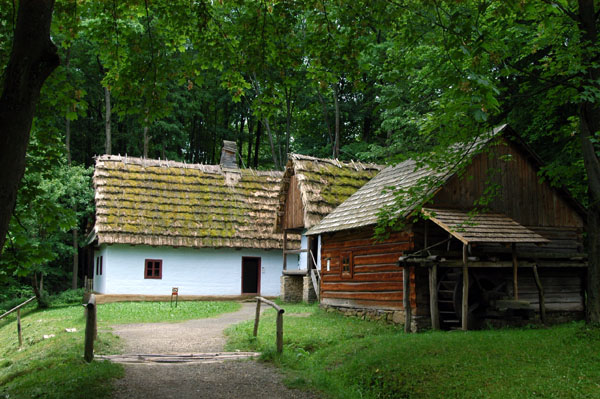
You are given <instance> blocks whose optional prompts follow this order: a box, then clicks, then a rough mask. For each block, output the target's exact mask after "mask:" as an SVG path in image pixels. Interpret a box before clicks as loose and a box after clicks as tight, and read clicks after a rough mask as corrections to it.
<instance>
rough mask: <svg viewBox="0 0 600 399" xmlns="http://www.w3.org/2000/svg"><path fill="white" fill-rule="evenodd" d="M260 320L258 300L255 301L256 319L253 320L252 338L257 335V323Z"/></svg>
mask: <svg viewBox="0 0 600 399" xmlns="http://www.w3.org/2000/svg"><path fill="white" fill-rule="evenodd" d="M259 320H260V299H257V300H256V317H255V318H254V336H255V337H256V336H257V335H258V322H259Z"/></svg>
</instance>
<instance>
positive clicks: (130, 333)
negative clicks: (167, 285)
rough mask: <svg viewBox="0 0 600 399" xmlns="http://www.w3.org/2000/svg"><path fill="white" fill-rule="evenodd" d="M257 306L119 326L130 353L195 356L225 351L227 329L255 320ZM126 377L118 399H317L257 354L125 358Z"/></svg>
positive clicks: (118, 386)
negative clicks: (166, 359)
mask: <svg viewBox="0 0 600 399" xmlns="http://www.w3.org/2000/svg"><path fill="white" fill-rule="evenodd" d="M255 309H256V305H255V304H254V303H243V304H242V308H241V309H240V310H239V311H237V312H234V313H226V314H223V315H221V316H218V317H214V318H208V319H199V320H189V321H185V322H182V323H143V324H122V325H115V326H113V332H114V333H115V334H116V335H118V336H120V337H121V339H122V340H123V344H124V350H123V353H124V354H125V355H129V356H131V357H135V355H140V354H155V355H156V354H160V355H173V354H178V355H189V354H199V353H209V354H210V353H219V352H222V351H223V347H224V345H225V341H226V339H225V335H224V334H223V331H224V330H225V329H226V328H227V327H229V326H231V325H233V324H237V323H239V322H242V321H245V320H249V319H252V318H253V317H254V312H255ZM124 367H125V377H124V378H122V379H120V380H117V381H116V383H115V392H114V395H113V398H115V399H134V398H135V399H137V398H144V399H149V398H177V399H188V398H211V399H212V398H214V399H225V398H227V399H229V398H245V399H253V398H257V399H258V398H260V399H278V398H282V399H283V398H292V399H305V398H306V399H315V398H317V396H316V395H314V394H313V393H310V392H305V391H300V390H294V389H289V388H287V387H285V386H284V385H283V383H282V382H281V380H282V376H281V374H280V373H279V372H278V370H277V369H275V368H274V367H271V366H268V365H265V364H263V363H260V362H257V361H256V360H253V359H251V358H248V359H244V360H220V359H219V357H218V356H216V357H215V358H213V359H209V360H207V361H201V362H198V361H194V362H189V363H179V362H175V363H171V362H159V363H157V362H154V361H150V362H147V361H143V362H139V363H125V364H124Z"/></svg>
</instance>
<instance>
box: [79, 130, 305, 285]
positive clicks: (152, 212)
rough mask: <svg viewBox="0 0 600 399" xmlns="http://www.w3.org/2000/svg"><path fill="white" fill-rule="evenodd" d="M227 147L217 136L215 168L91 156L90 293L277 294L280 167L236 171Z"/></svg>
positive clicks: (230, 145) (231, 149) (232, 146)
mask: <svg viewBox="0 0 600 399" xmlns="http://www.w3.org/2000/svg"><path fill="white" fill-rule="evenodd" d="M235 153H236V146H235V143H234V142H225V144H224V147H223V152H222V155H221V165H194V164H184V163H178V162H171V161H157V160H148V159H141V158H130V157H121V156H114V155H103V156H101V157H98V158H97V159H96V169H95V173H94V186H95V189H96V196H95V203H96V222H95V225H94V227H93V231H92V233H91V236H90V240H89V241H90V242H92V243H93V245H94V265H93V270H92V271H91V272H92V274H93V279H94V291H96V292H98V293H102V294H136V295H169V294H170V293H171V289H172V287H178V288H179V294H180V295H202V296H237V295H256V294H261V295H265V296H277V295H279V291H280V281H279V278H280V276H281V272H282V265H283V257H282V248H283V240H282V237H281V235H280V234H277V233H275V232H274V230H273V220H274V219H275V215H276V212H277V207H278V204H279V201H278V192H279V185H280V182H281V179H282V173H281V172H264V171H255V170H250V169H239V168H238V167H237V164H236V162H235V160H236V154H235ZM297 261H298V255H296V259H295V262H297Z"/></svg>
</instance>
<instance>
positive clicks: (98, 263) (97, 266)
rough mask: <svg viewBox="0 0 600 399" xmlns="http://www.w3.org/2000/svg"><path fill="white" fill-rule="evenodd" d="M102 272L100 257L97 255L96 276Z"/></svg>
mask: <svg viewBox="0 0 600 399" xmlns="http://www.w3.org/2000/svg"><path fill="white" fill-rule="evenodd" d="M99 273H100V257H99V256H96V276H97V275H98V274H99Z"/></svg>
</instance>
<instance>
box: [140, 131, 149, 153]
mask: <svg viewBox="0 0 600 399" xmlns="http://www.w3.org/2000/svg"><path fill="white" fill-rule="evenodd" d="M149 145H150V136H149V135H148V125H144V155H143V156H142V157H143V158H148V146H149Z"/></svg>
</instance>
